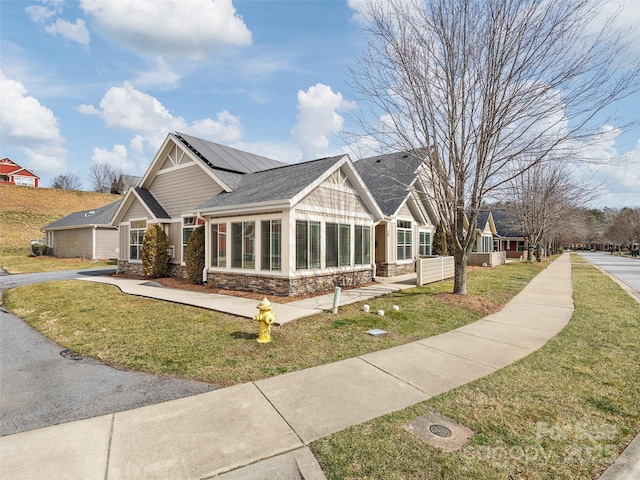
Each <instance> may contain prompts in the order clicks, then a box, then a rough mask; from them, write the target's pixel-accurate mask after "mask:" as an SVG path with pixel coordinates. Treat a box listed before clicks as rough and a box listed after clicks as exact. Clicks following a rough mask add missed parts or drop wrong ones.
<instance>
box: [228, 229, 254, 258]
mask: <svg viewBox="0 0 640 480" xmlns="http://www.w3.org/2000/svg"><path fill="white" fill-rule="evenodd" d="M231 237H232V243H231V266H232V267H233V268H245V269H253V268H255V266H256V260H255V243H256V223H255V222H237V223H232V224H231Z"/></svg>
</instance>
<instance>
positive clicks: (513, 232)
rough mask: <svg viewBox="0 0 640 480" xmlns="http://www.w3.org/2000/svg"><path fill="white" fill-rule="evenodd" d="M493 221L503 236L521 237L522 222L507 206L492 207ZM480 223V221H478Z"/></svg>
mask: <svg viewBox="0 0 640 480" xmlns="http://www.w3.org/2000/svg"><path fill="white" fill-rule="evenodd" d="M491 214H492V215H493V223H495V225H496V230H497V231H498V235H500V236H501V237H521V236H522V231H521V230H520V224H519V223H518V220H517V219H516V218H515V216H514V215H513V214H511V213H509V211H508V210H507V209H505V208H492V209H491ZM478 223H479V222H478Z"/></svg>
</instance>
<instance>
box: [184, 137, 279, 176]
mask: <svg viewBox="0 0 640 480" xmlns="http://www.w3.org/2000/svg"><path fill="white" fill-rule="evenodd" d="M176 137H177V138H178V139H179V140H180V141H181V142H182V143H183V144H184V145H185V146H186V147H187V148H189V149H190V150H191V151H192V152H193V153H195V154H196V155H197V156H198V158H200V159H201V160H204V161H205V163H207V164H208V165H209V166H210V167H212V168H216V169H220V170H226V171H229V172H236V173H255V172H259V171H262V170H268V169H271V168H277V167H281V166H284V165H286V163H283V162H280V161H278V160H273V159H271V158H267V157H263V156H262V155H256V154H254V153H249V152H243V151H242V150H238V149H236V148H231V147H227V146H225V145H220V144H218V143H214V142H209V141H207V140H203V139H201V138H197V137H192V136H191V135H187V134H185V133H176Z"/></svg>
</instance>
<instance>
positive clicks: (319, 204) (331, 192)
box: [298, 178, 370, 215]
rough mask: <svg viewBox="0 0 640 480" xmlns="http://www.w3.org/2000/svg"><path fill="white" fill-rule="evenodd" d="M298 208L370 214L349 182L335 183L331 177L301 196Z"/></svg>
mask: <svg viewBox="0 0 640 480" xmlns="http://www.w3.org/2000/svg"><path fill="white" fill-rule="evenodd" d="M298 208H299V209H301V210H303V209H310V210H315V211H317V210H318V209H319V210H322V211H325V212H327V213H331V212H341V213H344V212H348V213H350V214H355V215H358V214H362V215H370V212H369V210H368V209H367V207H366V205H365V204H364V202H363V201H362V199H361V198H360V196H359V195H358V193H357V192H356V190H355V188H353V187H352V186H351V185H350V184H349V183H345V184H343V185H340V186H338V185H336V184H335V182H334V181H333V179H331V178H330V179H327V180H326V181H324V182H323V183H322V184H321V185H319V186H318V187H317V188H315V189H314V190H313V191H312V192H311V193H310V194H309V195H307V196H306V197H305V198H303V199H302V200H301V201H300V203H299V204H298Z"/></svg>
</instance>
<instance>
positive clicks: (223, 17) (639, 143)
mask: <svg viewBox="0 0 640 480" xmlns="http://www.w3.org/2000/svg"><path fill="white" fill-rule="evenodd" d="M619 1H622V0H619ZM358 3H359V2H358V1H357V0H348V1H347V0H344V1H342V0H329V1H320V0H318V1H311V0H308V1H302V0H299V1H296V0H289V1H272V0H251V1H246V0H235V1H233V3H231V0H215V1H214V2H211V1H208V0H189V1H170V0H162V1H158V0H148V1H147V0H134V1H124V0H81V1H73V2H71V1H64V0H45V1H37V0H34V1H26V0H25V1H17V0H14V1H6V0H1V1H0V35H1V37H0V48H1V50H0V69H1V80H2V105H1V110H2V131H1V133H2V137H1V146H0V156H2V157H10V158H12V159H13V160H15V161H16V162H18V163H20V164H21V165H23V166H26V167H27V168H31V169H33V170H34V171H35V173H36V174H38V175H39V176H40V177H41V181H42V185H43V186H49V184H50V182H51V179H52V178H53V177H54V176H56V175H57V174H60V173H76V174H77V175H78V176H79V177H80V179H81V180H82V182H83V187H84V188H85V189H90V188H91V182H90V178H89V169H90V167H91V165H92V162H109V163H110V164H112V165H114V166H116V167H118V168H122V169H123V170H124V171H126V172H127V173H130V174H133V175H142V173H143V172H144V170H145V168H146V167H147V165H148V164H149V162H150V161H151V160H152V159H153V156H154V154H155V153H156V151H157V148H158V146H159V145H160V143H161V142H162V140H163V139H164V138H165V136H166V134H167V133H168V132H175V131H180V132H185V133H189V134H192V135H196V136H199V137H202V138H206V139H208V140H212V141H216V142H219V143H223V144H226V145H230V146H234V147H237V148H241V149H244V150H248V151H251V152H255V153H259V154H263V155H266V156H269V157H272V158H277V159H280V160H283V161H286V162H297V161H300V160H308V159H312V158H318V157H322V156H327V155H332V154H338V153H341V152H344V151H347V150H346V147H345V146H344V141H343V137H342V136H341V135H340V133H341V132H342V131H344V130H346V129H348V128H349V114H350V113H351V112H353V111H355V109H356V108H357V104H356V103H355V101H354V98H355V95H354V93H353V92H352V90H351V88H350V87H349V84H348V72H347V71H348V67H349V66H350V65H351V64H352V61H353V57H354V56H355V55H356V54H357V49H358V47H359V44H360V42H362V36H361V32H360V30H359V24H358V22H357V20H356V19H355V17H354V15H355V14H356V12H357V6H358ZM624 8H625V18H631V19H636V20H637V21H636V23H635V25H638V24H639V22H640V0H628V2H627V4H625V5H624ZM634 54H635V55H640V46H639V47H638V48H637V51H636V52H634ZM639 111H640V95H634V96H633V97H630V98H628V99H627V100H626V101H625V102H624V104H623V105H622V106H621V110H620V112H619V113H620V114H622V115H623V116H624V117H626V119H627V120H632V119H633V118H634V117H635V118H638V117H639V116H640V114H639V113H638V112H639ZM611 127H614V128H615V127H616V125H612V126H611ZM591 155H592V156H593V157H594V158H597V159H598V160H599V165H597V166H593V167H590V169H589V170H590V173H592V174H593V175H594V179H595V180H597V181H602V182H606V184H605V186H604V190H603V195H602V196H601V197H600V198H599V199H598V200H597V201H596V202H594V206H605V205H606V206H610V207H622V206H640V129H635V130H631V131H629V132H625V133H621V134H619V135H618V136H617V137H616V138H615V140H612V141H611V142H610V144H608V145H602V146H600V147H598V148H594V149H592V152H591Z"/></svg>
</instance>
